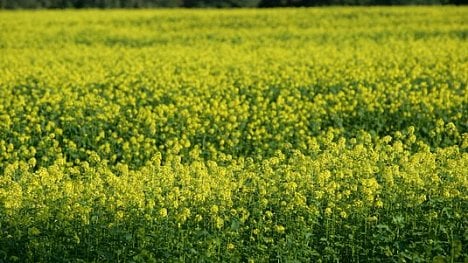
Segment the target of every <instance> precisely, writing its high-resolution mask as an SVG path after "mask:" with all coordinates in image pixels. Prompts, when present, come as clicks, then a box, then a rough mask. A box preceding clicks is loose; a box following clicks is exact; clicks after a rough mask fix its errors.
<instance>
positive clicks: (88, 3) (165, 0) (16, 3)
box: [0, 0, 468, 9]
mask: <svg viewBox="0 0 468 263" xmlns="http://www.w3.org/2000/svg"><path fill="white" fill-rule="evenodd" d="M467 2H468V0H0V9H38V8H51V9H53V8H55V9H63V8H154V7H188V8H197V7H198V8H201V7H217V8H223V7H307V6H327V5H444V4H452V5H465V4H467Z"/></svg>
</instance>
